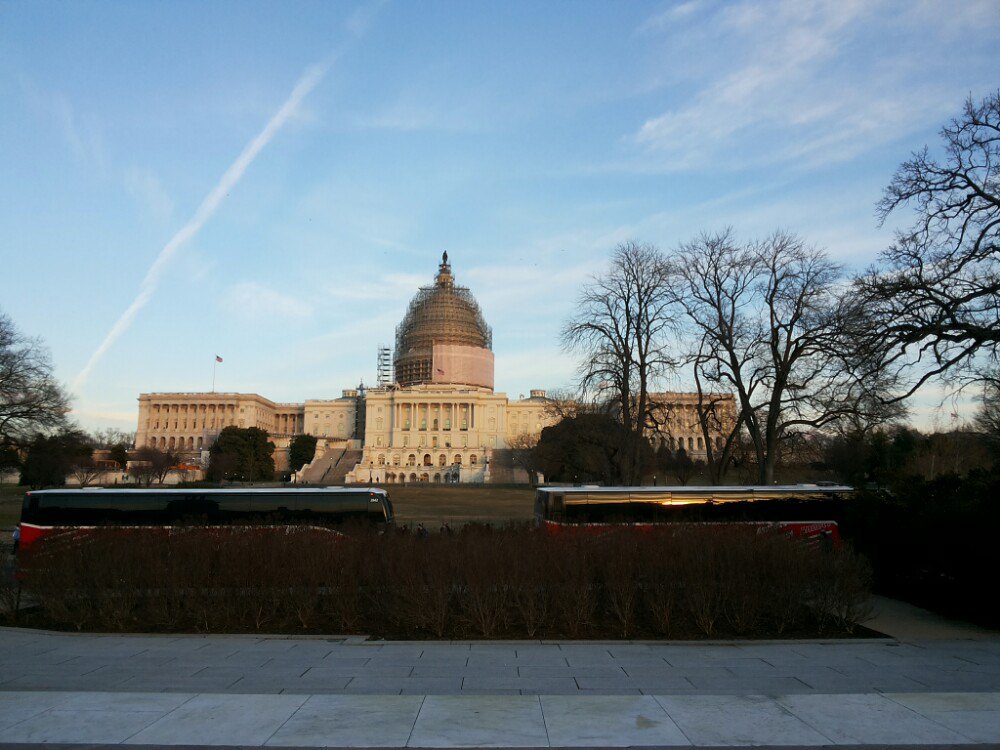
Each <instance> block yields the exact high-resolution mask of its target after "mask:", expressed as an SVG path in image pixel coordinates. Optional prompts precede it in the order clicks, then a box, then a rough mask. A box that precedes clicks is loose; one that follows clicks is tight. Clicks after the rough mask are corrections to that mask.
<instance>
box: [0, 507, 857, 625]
mask: <svg viewBox="0 0 1000 750" xmlns="http://www.w3.org/2000/svg"><path fill="white" fill-rule="evenodd" d="M20 581H21V584H22V585H23V593H22V596H23V597H25V598H26V599H30V600H31V601H33V602H35V603H37V605H38V607H39V614H38V615H37V617H40V618H41V620H42V621H44V622H45V623H47V624H48V625H50V626H55V627H62V628H67V629H77V630H88V631H118V632H122V631H157V632H266V633H302V632H305V633H339V634H344V633H363V634H368V635H372V636H381V637H395V638H463V639H465V638H501V637H503V638H508V637H509V638H540V637H549V638H630V637H639V636H645V637H674V638H679V637H719V636H727V635H734V636H753V635H758V636H759V635H767V636H782V635H789V634H792V635H817V634H834V633H849V632H851V631H852V629H853V627H854V624H855V623H857V622H858V621H859V620H862V619H864V617H865V616H866V614H867V610H866V607H867V602H868V597H869V593H870V581H871V574H870V570H869V568H868V565H867V563H866V562H865V561H864V560H863V559H862V558H860V557H859V556H857V555H855V554H853V553H852V552H851V551H850V550H847V549H841V550H834V551H821V550H817V549H813V548H810V547H809V546H807V545H805V544H803V543H802V542H800V541H797V540H795V539H792V538H790V537H786V536H784V535H781V534H778V533H765V534H762V533H759V532H757V531H756V530H754V529H748V528H741V527H736V526H734V527H711V528H701V527H691V528H682V529H675V530H662V531H656V532H646V533H636V532H634V531H629V530H623V531H621V532H616V533H612V534H608V535H606V536H603V537H599V538H587V539H583V538H580V539H574V538H569V539H567V538H565V537H560V538H550V537H546V536H544V535H542V534H540V533H539V532H537V531H534V530H532V529H529V528H527V527H507V528H502V529H492V528H488V527H469V528H466V529H465V530H463V531H462V532H461V533H456V534H450V535H445V534H441V535H433V536H431V537H430V538H425V539H421V538H419V537H414V536H409V535H397V534H388V535H382V536H378V535H365V534H359V535H348V536H334V535H331V534H329V533H328V532H322V531H317V530H312V529H298V528H291V529H286V530H282V529H275V528H256V529H242V530H237V529H232V530H228V531H226V532H224V533H223V532H219V531H210V530H188V531H184V532H179V533H177V532H175V533H173V534H171V535H169V536H167V535H166V534H159V535H156V534H137V533H136V532H134V531H129V530H123V529H104V530H97V531H94V532H92V533H87V534H86V535H84V536H80V535H70V536H67V537H63V538H57V539H51V540H44V541H43V542H41V543H39V544H37V545H35V547H33V548H32V554H30V555H27V556H25V557H24V558H23V560H22V572H21V575H20ZM12 595H13V592H12V591H10V590H8V592H7V596H12ZM0 596H3V593H2V592H0Z"/></svg>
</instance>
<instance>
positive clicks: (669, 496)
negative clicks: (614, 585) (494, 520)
mask: <svg viewBox="0 0 1000 750" xmlns="http://www.w3.org/2000/svg"><path fill="white" fill-rule="evenodd" d="M852 492H853V488H851V487H847V486H843V485H830V486H822V485H815V484H796V485H776V486H742V487H540V488H538V492H537V494H536V496H535V522H536V523H537V524H538V525H539V526H540V527H542V528H543V529H544V530H545V531H546V532H547V533H549V534H565V533H574V534H581V533H583V534H600V533H605V532H607V531H608V530H610V529H614V528H618V527H622V526H637V527H650V528H652V527H657V526H666V525H671V526H672V525H678V524H687V523H701V524H727V523H738V524H744V525H746V524H750V525H755V526H759V527H761V528H762V529H764V528H778V529H782V530H784V531H787V532H788V533H790V534H792V535H794V536H799V537H803V538H805V539H808V540H811V541H815V542H826V541H828V542H830V543H832V544H839V542H840V531H839V527H838V524H839V522H840V521H841V519H842V518H843V511H844V501H845V500H846V499H847V497H849V496H850V494H851V493H852Z"/></svg>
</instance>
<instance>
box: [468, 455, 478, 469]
mask: <svg viewBox="0 0 1000 750" xmlns="http://www.w3.org/2000/svg"><path fill="white" fill-rule="evenodd" d="M476 460H477V459H476V454H475V453H473V454H472V455H471V456H469V463H470V464H471V465H472V466H475V465H476Z"/></svg>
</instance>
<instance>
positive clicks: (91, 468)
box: [69, 455, 103, 487]
mask: <svg viewBox="0 0 1000 750" xmlns="http://www.w3.org/2000/svg"><path fill="white" fill-rule="evenodd" d="M69 471H70V474H71V475H72V476H73V478H74V479H75V480H76V483H77V484H79V485H80V486H81V487H86V486H88V485H89V484H90V483H91V482H93V481H94V480H95V479H97V478H98V477H99V476H100V475H101V473H102V472H103V469H102V468H101V467H100V466H99V465H98V464H97V462H96V461H94V457H93V455H89V456H81V457H80V458H78V459H77V460H76V461H74V462H73V464H72V465H71V466H70V469H69Z"/></svg>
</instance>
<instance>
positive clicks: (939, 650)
mask: <svg viewBox="0 0 1000 750" xmlns="http://www.w3.org/2000/svg"><path fill="white" fill-rule="evenodd" d="M0 739H2V741H4V742H7V743H40V742H57V743H108V744H112V743H122V742H124V743H129V744H142V745H247V746H249V745H253V746H257V745H264V744H267V745H284V746H298V747H317V746H338V747H346V746H351V747H356V746H391V747H404V746H409V747H471V746H481V747H489V746H496V747H550V746H553V747H554V746H563V747H583V746H604V747H624V746H633V745H642V746H676V745H698V746H714V745H755V744H775V745H828V744H852V743H854V744H883V743H892V744H899V743H910V744H917V745H932V744H937V745H950V744H968V743H976V742H980V743H982V742H1000V640H933V641H913V642H901V641H896V640H891V639H887V640H866V641H837V642H815V641H808V642H806V641H803V642H787V641H786V642H780V643H759V642H756V643H694V644H676V643H671V644H664V643H657V642H650V643H646V642H609V643H579V642H542V641H534V642H517V643H511V642H503V643H479V642H475V643H439V642H431V643H424V642H390V643H379V642H365V641H362V640H360V639H350V638H331V639H322V638H303V639H295V638H260V637H232V636H224V637H223V636H210V637H197V636H184V637H176V636H93V635H70V634H53V633H45V632H40V631H18V630H12V629H6V630H0Z"/></svg>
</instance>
